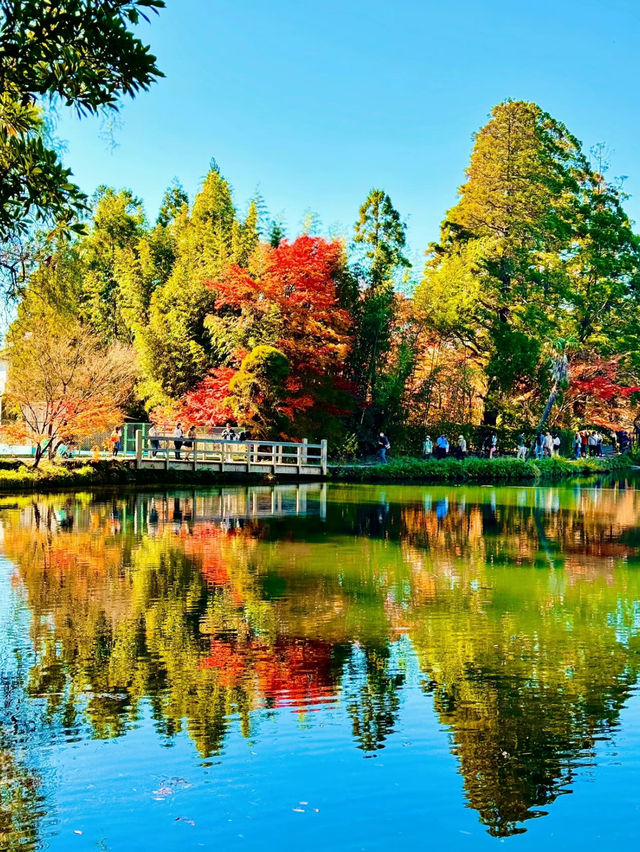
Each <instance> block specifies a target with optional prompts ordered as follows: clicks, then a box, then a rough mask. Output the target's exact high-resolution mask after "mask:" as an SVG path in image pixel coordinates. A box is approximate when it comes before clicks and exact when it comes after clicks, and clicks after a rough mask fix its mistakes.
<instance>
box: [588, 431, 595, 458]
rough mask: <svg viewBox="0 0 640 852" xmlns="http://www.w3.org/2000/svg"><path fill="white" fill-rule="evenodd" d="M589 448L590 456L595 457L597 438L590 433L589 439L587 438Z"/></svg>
mask: <svg viewBox="0 0 640 852" xmlns="http://www.w3.org/2000/svg"><path fill="white" fill-rule="evenodd" d="M587 446H588V447H589V456H595V454H596V436H595V434H594V433H593V432H589V437H588V438H587Z"/></svg>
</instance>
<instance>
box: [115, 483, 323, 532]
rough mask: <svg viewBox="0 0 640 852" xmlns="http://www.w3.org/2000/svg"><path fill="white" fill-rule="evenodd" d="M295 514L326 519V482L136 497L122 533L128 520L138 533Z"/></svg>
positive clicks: (123, 517) (123, 515)
mask: <svg viewBox="0 0 640 852" xmlns="http://www.w3.org/2000/svg"><path fill="white" fill-rule="evenodd" d="M296 515H297V516H303V515H304V516H310V517H319V518H321V519H323V520H324V519H325V518H326V516H327V486H326V483H324V482H323V483H305V482H303V483H298V484H297V485H275V486H269V485H264V486H251V487H250V488H246V489H244V488H229V489H221V490H220V491H219V492H218V493H217V494H198V493H197V492H196V491H175V492H174V491H172V492H171V493H170V494H165V495H162V496H156V495H146V494H143V495H136V496H135V498H134V506H133V508H131V507H129V510H128V511H127V510H123V513H122V531H123V532H125V531H126V529H127V528H128V527H129V524H130V523H131V520H133V529H134V533H138V532H140V531H141V530H144V529H145V528H148V526H149V525H155V526H164V525H165V524H176V523H182V522H185V523H187V524H192V525H198V524H203V523H204V524H206V523H220V522H222V523H229V522H233V521H243V520H250V519H252V518H259V519H268V518H285V517H291V516H296Z"/></svg>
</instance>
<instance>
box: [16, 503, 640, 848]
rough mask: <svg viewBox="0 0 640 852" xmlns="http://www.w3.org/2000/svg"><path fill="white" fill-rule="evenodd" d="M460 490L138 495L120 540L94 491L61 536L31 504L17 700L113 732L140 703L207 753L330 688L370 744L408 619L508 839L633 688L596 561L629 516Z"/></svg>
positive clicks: (630, 601) (165, 731)
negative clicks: (247, 509) (332, 495)
mask: <svg viewBox="0 0 640 852" xmlns="http://www.w3.org/2000/svg"><path fill="white" fill-rule="evenodd" d="M457 494H464V492H463V491H462V490H461V491H460V492H456V495H452V496H451V498H450V499H448V502H447V511H446V513H444V512H443V511H442V508H441V510H440V511H439V512H438V511H436V509H437V507H438V506H439V505H440V506H441V504H442V500H440V499H434V500H433V501H432V502H431V505H430V508H429V509H426V508H425V505H424V504H423V503H421V502H420V503H418V502H417V501H416V502H405V503H402V502H400V501H394V500H393V499H392V498H393V493H392V490H391V489H390V490H389V492H388V493H385V495H384V497H381V498H379V499H375V500H373V499H372V500H371V501H369V502H367V503H364V504H361V505H358V504H355V503H350V502H346V503H337V504H330V505H329V511H328V514H327V520H326V525H323V523H321V522H320V520H318V519H309V520H305V519H299V520H297V521H295V523H294V522H291V521H287V520H271V521H269V522H267V523H265V524H257V523H252V524H248V525H246V527H244V528H243V526H242V525H241V524H227V525H226V526H223V525H221V524H218V525H216V524H211V523H202V522H198V523H193V522H192V521H191V523H189V522H188V521H187V518H186V514H187V513H186V511H183V518H182V520H181V519H177V520H176V518H175V517H173V518H172V519H171V523H170V524H167V525H166V526H162V524H159V523H157V518H156V517H155V515H154V514H153V512H154V509H153V506H150V507H149V508H148V511H147V510H145V511H146V516H147V517H150V518H155V519H154V521H153V524H152V527H150V528H148V529H146V528H145V529H144V530H143V531H142V532H141V533H140V534H138V535H135V536H133V535H130V534H129V535H126V534H125V533H124V531H123V527H124V521H125V515H126V511H125V509H126V507H124V508H123V507H121V506H120V504H118V505H117V506H116V512H117V514H118V515H119V517H120V520H119V521H118V523H117V524H115V523H114V520H113V515H114V512H113V511H112V508H111V507H110V506H102V505H100V504H93V503H91V502H90V501H89V502H87V503H86V504H85V505H83V506H81V507H80V508H78V507H77V506H76V507H75V509H73V507H71V508H72V509H73V511H74V512H75V515H74V517H75V521H74V524H73V525H71V526H69V525H67V526H66V527H64V526H62V525H61V524H60V523H57V521H56V515H55V512H53V511H51V501H50V502H49V504H45V505H42V506H40V507H39V508H38V512H37V517H38V518H39V519H40V521H39V529H35V530H34V529H33V527H32V522H33V521H35V520H36V513H35V511H34V512H31V514H30V513H28V512H27V513H25V514H24V515H22V516H20V515H19V514H18V513H16V514H15V515H12V516H11V517H10V518H9V519H8V521H7V523H6V524H5V546H6V549H7V551H8V553H9V554H10V556H11V557H12V559H13V560H14V561H15V563H16V564H17V565H18V566H19V570H20V576H21V579H22V581H23V583H24V585H25V587H26V590H27V594H28V598H29V605H30V607H31V610H32V612H33V614H34V619H33V622H32V639H33V643H34V647H35V648H36V649H37V653H38V657H37V661H36V664H35V665H34V666H33V669H32V672H31V679H30V689H31V692H32V694H41V693H44V694H46V695H47V696H48V699H47V700H48V704H49V714H50V717H53V716H57V717H59V718H61V719H64V725H65V727H66V728H67V729H71V728H73V727H74V726H75V727H76V728H77V726H78V725H80V724H81V723H82V720H83V719H86V720H88V722H89V723H90V726H91V731H92V733H93V735H94V736H102V737H112V736H118V735H121V734H122V733H123V732H125V731H126V730H127V728H128V727H129V726H130V724H131V723H132V722H133V721H134V720H135V719H136V717H137V715H138V713H139V706H140V702H141V701H142V699H144V698H148V700H149V702H150V705H151V707H152V712H153V717H154V720H155V724H156V726H157V729H158V731H159V732H160V734H161V735H162V736H165V737H172V736H174V735H175V734H176V733H177V732H179V731H180V730H182V729H183V728H186V729H187V730H188V732H189V734H190V736H191V737H192V738H193V740H194V741H195V743H196V745H197V747H198V749H199V751H200V753H201V754H202V755H205V756H208V755H211V754H215V753H218V752H220V751H221V750H222V748H223V746H224V741H225V738H226V736H227V733H228V730H229V726H230V725H231V724H233V723H234V722H233V720H234V718H237V719H238V720H239V724H240V727H241V730H242V732H243V733H244V734H245V735H248V734H249V733H250V732H251V730H252V724H253V722H252V712H253V711H254V710H256V709H258V708H264V707H267V708H271V707H282V706H290V707H292V708H295V709H296V710H302V711H304V709H305V708H306V707H310V706H313V705H317V704H318V703H323V702H326V701H331V700H334V699H335V698H336V696H337V695H338V694H339V693H342V695H343V696H344V699H345V706H346V707H347V710H348V713H349V715H350V717H351V720H352V727H353V735H354V739H355V741H356V743H357V744H358V747H359V748H361V749H363V751H367V752H370V751H375V750H377V749H380V748H382V747H383V746H384V743H385V741H386V740H387V739H388V738H389V736H391V734H392V733H393V731H394V729H395V727H396V725H397V720H398V715H399V709H400V696H401V691H402V689H403V687H404V685H405V683H406V679H405V675H404V674H403V669H402V667H401V666H399V665H398V664H397V662H396V660H395V659H394V654H395V653H396V651H395V647H396V646H397V645H398V644H399V643H397V642H390V639H389V637H394V638H395V637H396V636H397V635H398V631H399V630H401V631H402V632H406V633H408V635H409V637H410V639H411V642H412V643H413V646H414V648H415V650H416V653H417V656H418V660H419V662H420V666H421V669H422V671H423V673H424V675H425V677H426V678H427V682H428V684H429V686H428V689H429V690H430V691H432V692H433V696H434V702H435V707H436V710H437V712H438V714H439V716H440V719H441V721H442V722H443V723H444V724H446V725H447V726H449V727H450V728H451V731H452V736H453V744H454V750H455V753H456V754H457V756H458V759H459V761H460V768H461V772H462V774H463V776H464V779H465V789H466V793H467V797H468V800H469V803H470V805H471V806H472V807H474V808H476V809H477V810H478V812H479V814H480V816H481V819H482V820H483V822H484V823H485V824H486V825H487V827H488V829H489V831H490V833H492V834H495V835H497V836H506V835H508V834H513V833H516V832H518V831H521V830H522V825H521V824H522V822H523V821H524V820H526V819H528V818H530V817H532V816H534V815H536V814H539V813H541V810H540V809H541V808H544V807H545V806H547V805H548V804H550V803H551V802H552V801H553V800H554V798H555V797H556V796H557V795H558V794H559V793H561V792H564V791H566V789H567V785H568V784H569V783H570V782H571V779H572V777H573V774H574V773H575V771H576V768H577V766H578V765H580V763H581V762H582V761H584V760H585V759H588V756H589V754H590V752H591V751H592V749H593V744H594V741H595V738H596V737H597V736H598V735H599V734H602V733H605V734H608V733H609V732H610V730H611V729H612V728H613V727H614V726H615V724H616V720H617V717H618V714H619V711H620V708H621V706H622V704H623V703H624V701H625V699H626V697H627V694H628V690H629V685H630V684H632V683H634V682H635V679H636V676H637V669H638V653H637V652H638V648H637V645H636V642H637V640H636V638H635V632H634V631H635V626H634V625H635V621H634V619H635V609H634V601H636V600H637V599H640V578H638V577H636V576H635V574H634V573H633V572H631V571H627V570H626V569H622V570H619V571H615V569H614V563H613V562H612V560H611V556H612V555H616V554H618V553H621V554H623V555H627V554H628V553H630V546H629V544H628V543H626V544H624V545H623V546H622V549H620V547H621V544H620V543H621V542H622V541H623V537H624V536H625V535H626V534H627V532H628V529H629V524H630V523H631V522H634V523H635V520H637V511H636V510H635V504H634V505H633V506H630V505H629V506H627V509H628V515H627V516H625V517H623V516H622V515H620V509H619V507H618V505H617V504H615V505H614V504H613V503H612V504H611V505H609V504H606V505H600V507H598V506H597V505H596V504H595V503H593V499H592V498H591V497H590V498H589V499H590V500H592V503H588V502H585V500H583V499H582V497H581V498H580V500H576V502H575V506H566V505H565V506H562V505H560V504H559V501H558V500H556V499H555V497H554V498H553V501H552V502H551V503H547V502H544V501H546V500H547V496H546V495H543V497H544V500H543V498H542V497H540V498H538V496H537V495H536V493H535V490H530V491H528V492H526V494H525V495H524V497H522V495H521V494H520V493H519V492H518V491H517V490H516V489H511V490H509V491H508V497H509V499H511V500H512V501H513V502H512V503H511V504H509V505H505V504H502V503H501V502H500V501H498V502H497V503H495V502H491V500H487V499H485V500H484V502H475V503H474V502H472V501H471V500H467V502H465V500H464V499H462V498H460V499H458V497H457ZM479 494H480V496H482V494H481V492H479ZM521 497H522V504H519V503H518V502H517V501H518V500H520V499H521ZM606 499H607V498H603V500H605V501H606ZM625 499H626V498H625ZM53 503H54V504H55V500H54V501H53ZM602 512H604V514H602ZM616 513H618V514H616ZM156 514H157V512H156ZM603 517H604V521H603ZM45 519H48V520H45ZM327 532H328V533H329V535H327ZM340 536H344V541H345V543H346V545H347V546H346V547H345V548H344V550H341V551H340V558H339V559H336V553H337V550H336V547H337V545H336V542H337V543H338V545H339V544H340V543H341V541H342V540H341V539H340V538H339V537H340ZM584 552H587V554H588V555H587V556H582V557H580V554H581V553H584ZM550 556H551V557H552V558H551V559H550ZM563 566H566V568H564V567H563ZM540 567H544V569H545V570H544V571H540V570H539V568H540Z"/></svg>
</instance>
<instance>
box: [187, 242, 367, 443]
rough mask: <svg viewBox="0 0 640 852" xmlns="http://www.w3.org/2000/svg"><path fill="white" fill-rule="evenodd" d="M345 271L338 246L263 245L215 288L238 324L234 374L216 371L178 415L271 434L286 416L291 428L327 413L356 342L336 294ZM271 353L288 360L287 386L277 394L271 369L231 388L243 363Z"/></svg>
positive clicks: (223, 310) (222, 309)
mask: <svg viewBox="0 0 640 852" xmlns="http://www.w3.org/2000/svg"><path fill="white" fill-rule="evenodd" d="M342 264H343V247H342V245H341V244H340V243H339V242H338V241H335V240H334V241H329V240H325V239H321V238H319V237H310V236H302V237H299V238H298V239H296V240H294V241H293V242H292V243H288V242H283V243H281V244H280V245H279V246H278V247H277V248H272V247H270V246H262V247H261V250H260V251H259V252H258V253H257V255H256V257H255V260H254V263H253V266H252V267H251V268H250V269H245V268H242V267H240V266H230V267H228V268H227V269H226V270H225V271H224V272H223V273H222V275H221V276H220V278H219V279H218V280H216V281H212V282H209V284H208V286H209V287H211V288H212V289H213V290H215V292H216V294H217V301H216V310H217V311H218V312H219V313H220V314H221V316H226V317H227V318H229V312H231V313H232V316H236V317H237V328H236V331H238V334H237V337H236V338H235V339H234V341H233V355H232V359H231V363H232V364H233V367H231V366H225V367H216V368H214V369H212V370H211V371H210V372H209V374H208V375H207V377H206V378H205V379H204V380H203V381H202V382H201V383H200V384H199V385H198V386H197V387H196V388H194V390H192V391H191V392H190V393H188V394H186V395H185V397H184V398H183V399H182V400H181V406H180V409H179V411H178V412H177V414H178V416H180V417H181V419H183V420H184V421H186V422H190V423H196V424H199V425H203V426H211V425H213V424H217V423H221V422H222V421H224V420H226V419H233V420H238V421H241V422H243V423H245V424H247V425H249V427H250V428H252V429H254V430H255V431H256V432H257V433H264V432H266V431H268V429H269V428H271V427H273V426H274V425H275V421H277V420H279V419H280V418H281V417H282V416H284V417H285V418H287V419H288V420H290V421H292V420H294V419H295V417H296V416H297V415H298V414H300V413H301V412H306V411H310V410H311V409H314V408H322V409H323V410H325V411H326V405H325V404H326V401H327V399H328V398H330V397H332V396H334V395H335V392H342V395H343V396H344V393H345V391H344V387H339V386H338V383H339V382H340V381H341V380H343V376H344V370H345V362H346V359H347V358H348V356H349V353H350V351H351V346H352V339H351V336H350V326H351V317H350V315H349V313H348V311H346V310H344V309H343V308H342V307H341V306H340V301H339V298H338V291H337V287H336V278H337V276H338V274H339V272H340V270H341V267H342ZM265 346H271V347H274V348H275V349H277V351H278V353H281V356H283V358H284V359H286V363H287V364H288V370H289V371H290V374H289V375H288V376H287V378H286V379H285V382H284V385H281V384H280V385H279V386H278V387H276V385H278V381H281V379H278V376H276V375H275V374H274V375H273V376H271V375H270V374H269V371H268V370H266V369H265V370H263V371H262V372H263V373H264V375H262V374H261V378H260V379H258V378H255V379H254V380H252V381H250V380H249V379H250V378H251V377H247V380H246V381H244V382H240V381H239V380H236V381H235V382H232V379H233V378H234V376H236V375H238V368H239V367H240V364H241V362H242V361H243V359H245V358H246V357H247V356H248V355H249V356H251V355H252V353H257V352H258V351H259V350H260V347H265ZM272 386H273V387H272ZM272 390H273V393H272V392H271V391H272ZM265 418H266V421H269V422H264V421H265Z"/></svg>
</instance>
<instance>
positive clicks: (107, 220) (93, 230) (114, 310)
mask: <svg viewBox="0 0 640 852" xmlns="http://www.w3.org/2000/svg"><path fill="white" fill-rule="evenodd" d="M145 225H146V220H145V215H144V210H143V208H142V203H141V202H140V201H139V200H138V199H137V198H135V197H134V196H133V194H132V193H131V192H129V190H122V191H121V192H118V193H116V192H115V191H114V190H113V189H111V188H109V187H100V188H99V189H98V191H97V193H96V196H95V201H94V209H93V221H92V222H91V225H90V227H89V230H88V233H87V235H86V236H85V237H84V238H83V239H82V240H81V241H80V242H79V249H80V256H81V260H82V263H83V265H84V280H83V286H82V297H81V305H80V313H81V315H82V316H83V317H84V318H85V319H86V320H87V321H88V322H89V323H90V324H91V326H92V328H93V329H94V330H95V331H96V332H98V333H99V334H101V335H102V336H103V338H104V339H105V341H111V340H122V341H123V342H126V343H131V342H132V330H131V328H130V327H129V325H128V323H127V321H126V320H125V318H124V317H123V315H122V311H123V308H126V307H127V302H129V303H130V302H131V300H132V297H131V293H129V294H127V295H128V297H129V298H128V299H123V293H122V290H121V288H120V286H119V281H118V276H117V269H118V263H119V260H120V253H121V252H122V251H123V250H126V249H128V250H129V251H128V252H127V256H128V258H129V262H130V261H131V250H132V249H133V248H134V247H136V246H137V244H138V242H139V241H140V239H141V238H142V237H143V236H144V234H145ZM121 265H122V264H121Z"/></svg>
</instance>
